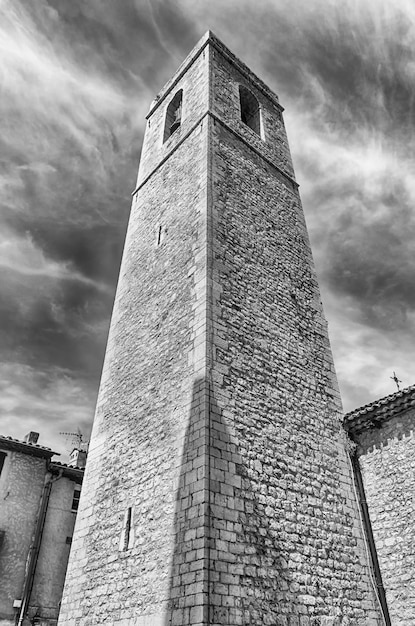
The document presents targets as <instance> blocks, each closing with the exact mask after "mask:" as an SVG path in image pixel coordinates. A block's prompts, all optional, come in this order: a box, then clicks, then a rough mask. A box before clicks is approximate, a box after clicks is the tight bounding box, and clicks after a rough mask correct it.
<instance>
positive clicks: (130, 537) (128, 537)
mask: <svg viewBox="0 0 415 626" xmlns="http://www.w3.org/2000/svg"><path fill="white" fill-rule="evenodd" d="M133 544H134V528H133V507H131V506H129V507H128V509H127V510H126V512H125V515H124V522H123V528H122V532H121V537H120V550H122V551H126V550H129V549H130V548H132V547H133Z"/></svg>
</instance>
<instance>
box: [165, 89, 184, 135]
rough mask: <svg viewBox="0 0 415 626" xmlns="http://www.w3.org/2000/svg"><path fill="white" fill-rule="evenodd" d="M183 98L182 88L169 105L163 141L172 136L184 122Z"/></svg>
mask: <svg viewBox="0 0 415 626" xmlns="http://www.w3.org/2000/svg"><path fill="white" fill-rule="evenodd" d="M182 100H183V89H180V90H179V91H178V92H177V93H176V95H175V96H174V98H173V99H172V100H171V102H170V104H169V106H168V107H167V111H166V122H165V125H164V138H163V141H166V140H167V139H168V138H169V137H171V136H172V134H173V133H174V132H175V131H176V130H177V129H178V128H179V127H180V125H181V123H182Z"/></svg>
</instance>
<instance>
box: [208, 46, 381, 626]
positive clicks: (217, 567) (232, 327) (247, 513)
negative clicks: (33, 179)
mask: <svg viewBox="0 0 415 626" xmlns="http://www.w3.org/2000/svg"><path fill="white" fill-rule="evenodd" d="M212 64H213V66H212V74H213V75H214V93H215V94H218V96H217V97H218V98H219V103H217V102H216V100H215V99H214V100H213V104H212V108H213V110H214V111H215V112H216V114H217V117H218V118H219V119H213V120H211V122H210V123H211V128H212V130H211V132H210V137H211V139H212V147H211V150H212V154H213V158H212V162H213V165H212V168H213V169H212V181H213V184H212V192H211V193H212V202H211V207H212V214H211V219H212V237H213V240H212V251H213V254H212V260H211V269H210V271H211V275H212V289H211V290H210V292H209V295H208V298H209V301H210V316H211V344H210V350H211V353H210V360H211V363H212V373H211V389H210V402H211V407H212V408H211V420H212V421H211V446H212V448H211V451H210V457H211V458H210V472H211V474H210V475H211V490H212V493H211V494H210V499H211V504H212V506H211V508H212V513H213V514H212V519H211V527H212V548H213V549H212V551H211V554H210V563H211V573H210V576H211V594H212V595H211V596H210V602H211V614H210V619H211V622H210V623H211V624H258V625H259V624H287V625H288V624H290V625H291V624H296V625H297V624H315V625H318V624H362V625H363V624H365V625H367V624H372V623H373V624H378V623H380V621H379V607H378V603H377V600H376V598H375V595H374V590H373V587H372V584H371V582H370V580H369V571H368V567H367V559H366V551H365V547H364V544H363V538H362V528H361V525H360V519H359V513H358V508H357V504H356V499H355V494H354V491H353V486H352V475H351V467H350V463H349V461H348V458H347V453H346V451H345V448H344V437H343V436H342V434H341V427H340V421H339V420H340V416H341V403H340V400H339V394H338V388H337V382H336V378H335V374H334V367H333V363H332V357H331V353H330V348H329V343H328V337H327V330H326V322H325V320H324V316H323V312H322V308H321V302H320V296H319V291H318V286H317V281H316V276H315V272H314V267H313V262H312V258H311V251H310V247H309V241H308V236H307V231H306V227H305V223H304V218H303V214H302V209H301V204H300V200H299V197H298V192H297V189H296V186H295V185H293V184H292V178H291V175H292V173H293V171H292V165H291V159H290V155H289V150H288V144H287V143H286V140H285V131H284V125H283V121H282V117H281V114H280V113H279V111H277V107H276V105H275V100H274V99H271V98H269V97H267V96H266V95H264V94H263V93H262V92H261V91H260V90H259V89H257V88H256V85H255V82H252V83H251V84H250V85H249V86H250V89H251V90H252V92H253V93H254V95H255V96H256V97H257V99H258V100H259V101H260V104H261V110H262V115H263V120H264V140H261V139H260V138H259V137H258V135H256V134H255V133H254V132H253V131H252V130H251V129H250V128H248V127H247V126H246V125H244V124H243V123H242V122H241V121H240V120H239V119H238V116H239V103H238V99H237V98H238V85H239V84H240V83H241V80H242V79H241V74H240V72H239V70H238V68H235V67H234V66H233V64H231V63H229V61H228V60H227V59H226V60H223V59H222V58H221V56H220V54H218V53H217V51H216V50H214V51H213V54H212ZM247 82H248V81H247V79H246V77H243V84H244V85H246V84H247ZM224 93H225V94H227V98H226V100H227V103H228V106H227V107H224V105H223V100H224V96H223V94H224ZM273 121H274V124H272V122H273ZM275 165H277V168H276V167H275ZM283 172H286V173H287V174H288V176H284V175H283Z"/></svg>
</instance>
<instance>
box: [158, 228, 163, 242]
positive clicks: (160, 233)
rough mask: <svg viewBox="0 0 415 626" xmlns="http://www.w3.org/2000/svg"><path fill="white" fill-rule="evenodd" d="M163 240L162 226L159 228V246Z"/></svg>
mask: <svg viewBox="0 0 415 626" xmlns="http://www.w3.org/2000/svg"><path fill="white" fill-rule="evenodd" d="M162 240H163V227H162V225H161V224H159V225H158V228H157V245H158V246H159V245H160V244H161V242H162Z"/></svg>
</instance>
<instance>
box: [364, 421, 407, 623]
mask: <svg viewBox="0 0 415 626" xmlns="http://www.w3.org/2000/svg"><path fill="white" fill-rule="evenodd" d="M414 424H415V410H413V409H412V410H410V411H407V412H406V413H404V414H401V415H397V416H396V417H393V418H392V419H390V420H388V421H387V422H384V423H382V426H381V427H380V428H379V429H377V428H372V429H371V430H366V431H364V432H362V433H360V434H359V435H358V437H357V441H358V443H359V447H358V455H359V463H360V467H361V472H362V477H363V482H364V488H365V494H366V501H367V504H368V508H369V514H370V520H371V524H372V530H373V535H374V539H375V544H376V550H377V553H378V559H379V564H380V568H381V573H382V580H383V586H384V587H385V591H386V599H387V602H388V607H389V612H390V617H391V621H392V625H393V626H412V624H413V623H414V615H415V565H414V564H415V544H414V537H413V529H414V522H415V437H414Z"/></svg>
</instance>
